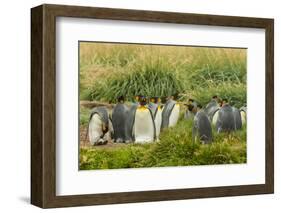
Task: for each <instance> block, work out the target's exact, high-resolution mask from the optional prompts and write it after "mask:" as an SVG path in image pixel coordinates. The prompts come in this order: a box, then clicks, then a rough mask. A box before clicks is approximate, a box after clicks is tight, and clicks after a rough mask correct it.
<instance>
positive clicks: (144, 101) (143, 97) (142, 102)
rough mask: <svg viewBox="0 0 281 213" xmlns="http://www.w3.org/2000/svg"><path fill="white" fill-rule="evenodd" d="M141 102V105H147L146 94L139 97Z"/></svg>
mask: <svg viewBox="0 0 281 213" xmlns="http://www.w3.org/2000/svg"><path fill="white" fill-rule="evenodd" d="M139 104H140V105H141V106H145V105H146V104H147V98H146V97H145V96H140V97H139Z"/></svg>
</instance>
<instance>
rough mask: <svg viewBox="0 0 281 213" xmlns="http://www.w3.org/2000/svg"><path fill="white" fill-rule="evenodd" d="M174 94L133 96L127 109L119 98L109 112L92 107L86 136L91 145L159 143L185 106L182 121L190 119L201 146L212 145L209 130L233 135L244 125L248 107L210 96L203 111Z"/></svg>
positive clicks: (102, 108) (197, 105)
mask: <svg viewBox="0 0 281 213" xmlns="http://www.w3.org/2000/svg"><path fill="white" fill-rule="evenodd" d="M176 100H177V95H173V96H170V97H165V98H162V99H160V98H159V97H151V98H149V99H148V98H147V97H145V96H142V95H138V96H136V97H135V102H133V103H131V104H130V105H129V106H128V104H125V98H124V97H123V96H121V97H119V98H118V100H117V104H116V105H115V106H114V108H113V110H112V112H111V113H110V112H109V110H108V109H107V108H106V107H102V106H101V107H95V108H93V109H92V111H91V113H90V117H89V125H88V133H87V135H88V137H89V140H90V143H91V145H103V144H106V143H107V142H108V141H110V140H112V141H113V142H115V143H151V142H153V141H159V136H160V132H161V131H162V130H163V129H165V128H169V127H172V126H175V125H176V124H177V122H178V120H179V117H180V108H181V107H185V109H186V110H185V115H184V119H186V120H193V128H192V139H193V141H194V140H198V141H200V142H201V143H202V144H209V143H211V142H212V139H213V138H212V131H213V128H212V126H213V127H214V129H215V131H217V132H218V133H220V132H232V131H236V130H239V129H241V128H242V125H244V124H245V123H246V114H247V107H246V106H243V107H241V108H240V109H237V108H236V107H234V106H231V105H230V104H229V103H228V101H227V99H223V100H220V99H219V98H218V97H217V96H213V98H212V100H211V101H210V102H209V103H208V104H207V105H206V107H205V108H203V107H202V106H201V105H200V104H198V103H197V102H196V101H195V100H193V99H189V100H188V102H187V103H179V102H177V101H176Z"/></svg>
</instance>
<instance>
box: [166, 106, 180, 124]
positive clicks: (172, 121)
mask: <svg viewBox="0 0 281 213" xmlns="http://www.w3.org/2000/svg"><path fill="white" fill-rule="evenodd" d="M179 116H180V105H179V104H175V106H174V108H173V110H172V112H171V115H170V117H169V127H172V126H175V125H176V124H177V122H178V120H179Z"/></svg>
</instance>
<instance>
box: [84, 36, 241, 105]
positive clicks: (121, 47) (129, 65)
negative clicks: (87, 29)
mask: <svg viewBox="0 0 281 213" xmlns="http://www.w3.org/2000/svg"><path fill="white" fill-rule="evenodd" d="M246 66H247V64H246V49H229V48H207V47H182V46H177V47H176V46H160V45H133V44H110V43H108V44H104V43H86V42H85V43H84V42H82V43H80V99H87V100H101V101H111V102H115V100H116V98H117V97H118V96H121V95H125V96H126V97H127V99H128V100H129V101H130V100H133V98H134V96H135V95H138V94H142V95H146V96H169V95H172V94H175V93H180V94H182V100H185V99H187V98H190V97H191V98H194V99H196V100H197V101H198V102H200V103H201V104H206V103H207V102H208V101H209V100H210V97H212V96H213V95H220V96H221V97H223V98H228V99H229V100H230V101H231V102H233V103H234V104H235V105H237V106H238V107H240V106H242V105H243V104H245V103H246V80H247V79H246Z"/></svg>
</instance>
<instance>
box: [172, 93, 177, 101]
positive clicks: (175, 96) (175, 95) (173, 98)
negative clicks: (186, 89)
mask: <svg viewBox="0 0 281 213" xmlns="http://www.w3.org/2000/svg"><path fill="white" fill-rule="evenodd" d="M178 98H179V94H178V93H174V94H173V95H171V99H172V100H177V99H178Z"/></svg>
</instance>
